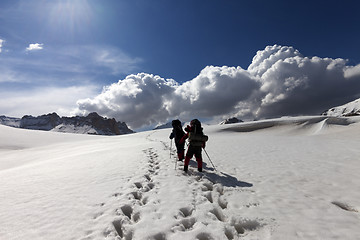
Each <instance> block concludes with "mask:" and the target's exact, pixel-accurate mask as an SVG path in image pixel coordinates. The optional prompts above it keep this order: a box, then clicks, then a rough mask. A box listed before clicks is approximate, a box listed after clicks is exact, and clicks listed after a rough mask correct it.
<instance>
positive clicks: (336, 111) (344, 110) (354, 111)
mask: <svg viewBox="0 0 360 240" xmlns="http://www.w3.org/2000/svg"><path fill="white" fill-rule="evenodd" d="M322 115H325V116H332V117H351V116H358V115H360V98H359V99H356V100H355V101H352V102H349V103H346V104H344V105H342V106H338V107H333V108H331V109H329V110H327V111H325V112H323V113H322Z"/></svg>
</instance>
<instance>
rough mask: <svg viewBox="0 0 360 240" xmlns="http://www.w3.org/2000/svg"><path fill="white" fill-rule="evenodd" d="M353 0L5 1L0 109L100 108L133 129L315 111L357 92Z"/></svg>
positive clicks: (357, 22) (358, 22)
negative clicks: (175, 120) (195, 120)
mask: <svg viewBox="0 0 360 240" xmlns="http://www.w3.org/2000/svg"><path fill="white" fill-rule="evenodd" d="M359 7H360V3H359V2H358V1H355V0H354V1H348V0H345V1H315V0H312V1H310V0H309V1H308V0H305V1H285V0H284V1H280V0H276V1H259V0H244V1H240V0H226V1H224V0H222V1H220V0H182V1H174V0H152V1H150V0H106V1H101V0H88V1H86V0H75V1H66V0H62V1H59V0H52V1H50V0H49V1H46V0H32V1H27V0H2V1H1V2H0V94H1V96H2V97H1V101H0V115H7V116H16V117H21V116H23V115H25V114H31V115H40V114H45V113H48V112H58V113H59V114H60V115H67V116H69V115H72V114H80V113H82V114H86V113H88V112H91V111H97V112H99V114H103V115H106V116H108V117H115V118H116V119H117V120H120V121H126V122H127V123H128V124H129V125H130V126H132V127H133V128H140V127H144V126H146V125H152V124H157V123H159V122H165V121H167V120H169V119H171V118H175V117H180V118H182V119H184V120H188V119H190V118H192V117H199V118H213V117H216V118H219V119H221V118H223V117H227V116H235V115H236V116H239V117H243V118H249V119H251V118H266V117H274V116H279V115H284V114H285V115H298V114H315V113H319V112H321V111H322V110H326V108H330V107H332V105H333V104H335V105H337V104H343V103H345V102H346V101H350V100H353V99H354V98H357V97H360V95H359V93H360V91H359V83H358V82H359V81H360V79H359V72H360V70H359V63H360V55H359V53H360V45H359V43H360V31H359V27H360V18H359V17H358V9H359ZM255 58H257V59H258V60H261V61H258V62H257V64H255V63H254V59H255ZM274 59H276V60H277V61H274ZM278 60H281V62H279V61H278ZM294 62H296V64H295V63H294ZM280 63H282V64H280ZM251 64H252V68H251V69H249V66H251ZM289 64H290V65H291V66H292V67H293V68H292V67H291V66H289ZM295 65H296V66H295ZM294 66H295V67H294ZM334 66H335V67H334ZM260 68H266V69H267V70H269V71H261V69H260ZM289 69H293V70H292V71H291V73H289V71H290V70H289ZM341 73H342V76H340V75H341ZM338 74H339V75H338ZM248 75H249V76H248ZM224 76H225V77H224ZM270 76H271V77H270ZM334 76H337V77H336V79H335V77H334ZM333 78H334V79H333ZM349 79H350V80H349ZM220 86H221V89H220ZM159 89H160V90H159ZM320 89H321V90H320ZM325 89H326V90H325ZM340 90H341V91H342V92H343V94H339V93H338V91H340ZM239 94H240V96H238V95H239ZM310 100H311V101H317V102H319V103H318V104H315V105H316V106H313V105H314V104H313V103H311V102H310ZM290 104H291V105H290ZM307 106H310V109H308V108H307ZM155 110H156V111H155ZM139 118H141V119H142V118H145V119H146V120H138V119H139Z"/></svg>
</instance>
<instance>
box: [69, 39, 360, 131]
mask: <svg viewBox="0 0 360 240" xmlns="http://www.w3.org/2000/svg"><path fill="white" fill-rule="evenodd" d="M359 89H360V64H359V65H356V66H348V65H347V60H345V59H340V58H337V59H332V58H320V57H305V56H303V55H302V54H301V53H300V52H299V51H298V50H296V49H294V48H293V47H288V46H279V45H274V46H267V47H266V48H265V49H264V50H262V51H258V52H257V53H256V55H255V56H254V58H253V60H252V63H251V64H250V65H249V67H248V69H243V68H241V67H228V66H223V67H216V66H207V67H205V68H204V69H203V70H202V71H201V72H200V73H199V75H198V76H196V77H195V78H194V79H192V80H190V81H187V82H185V83H183V84H179V83H177V82H176V81H175V80H172V79H164V78H162V77H160V76H157V75H152V74H147V73H139V74H132V75H128V76H127V77H126V78H125V79H123V80H120V81H118V82H117V83H114V84H111V85H110V86H106V87H104V88H103V91H102V92H101V93H100V94H99V95H97V96H95V97H94V98H87V99H81V100H79V101H78V102H77V105H78V109H77V110H76V111H75V113H77V114H79V113H82V114H87V113H90V112H94V111H96V112H98V113H99V114H100V115H105V116H108V117H115V118H117V119H118V120H120V119H121V121H125V122H126V123H127V124H128V125H129V126H130V127H131V128H133V129H136V128H140V127H143V126H146V125H151V124H157V123H159V122H166V121H168V120H169V119H172V118H180V119H182V120H189V119H191V118H213V117H215V118H219V119H222V118H226V117H231V116H238V117H240V118H246V119H252V118H269V117H277V116H285V115H302V114H320V113H321V112H322V111H324V110H326V109H328V108H330V107H332V106H335V105H339V104H342V103H345V102H348V101H351V100H354V99H356V98H359V97H360V91H359Z"/></svg>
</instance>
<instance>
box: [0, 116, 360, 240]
mask: <svg viewBox="0 0 360 240" xmlns="http://www.w3.org/2000/svg"><path fill="white" fill-rule="evenodd" d="M359 131H360V118H358V117H354V118H327V117H302V118H280V119H274V120H267V121H258V122H251V123H239V124H231V125H216V126H204V132H205V133H206V134H207V135H208V136H209V142H208V143H207V147H206V151H207V153H208V154H209V156H210V158H211V160H212V162H213V163H214V164H215V167H216V169H217V171H215V170H214V168H213V166H212V164H211V162H210V161H209V160H208V158H207V156H206V154H205V152H203V158H204V172H203V173H198V172H197V168H196V167H197V165H196V162H195V161H193V160H192V161H191V162H190V168H189V173H184V172H183V171H182V163H181V162H178V161H176V153H175V147H174V145H173V144H172V145H171V142H170V139H169V138H168V136H169V134H170V130H169V129H164V130H157V131H148V132H141V133H136V134H131V135H121V136H112V137H106V136H91V135H76V134H62V133H56V132H41V131H31V130H24V129H16V128H10V127H6V126H0V154H1V158H0V183H1V184H0V195H1V198H0V212H1V214H0V226H1V227H0V239H7V240H8V239H10V240H12V239H21V240H22V239H62V240H63V239H79V240H80V239H81V240H85V239H89V240H90V239H126V240H130V239H153V240H165V239H179V240H180V239H181V240H183V239H199V240H211V239H225V240H226V239H261V240H264V239H349V240H350V239H356V238H357V237H358V236H360V228H359V220H360V215H359V214H360V213H359V211H360V191H358V189H360V181H359V178H358V175H359V171H360V162H359V159H360V149H359V141H360V135H359V134H358V133H359ZM175 167H176V169H175Z"/></svg>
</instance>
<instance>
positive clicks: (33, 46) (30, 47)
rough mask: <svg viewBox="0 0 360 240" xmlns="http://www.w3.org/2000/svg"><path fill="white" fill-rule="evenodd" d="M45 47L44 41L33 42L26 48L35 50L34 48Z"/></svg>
mask: <svg viewBox="0 0 360 240" xmlns="http://www.w3.org/2000/svg"><path fill="white" fill-rule="evenodd" d="M43 48H44V44H43V43H31V44H29V46H28V47H27V48H26V51H34V50H41V49H43Z"/></svg>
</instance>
